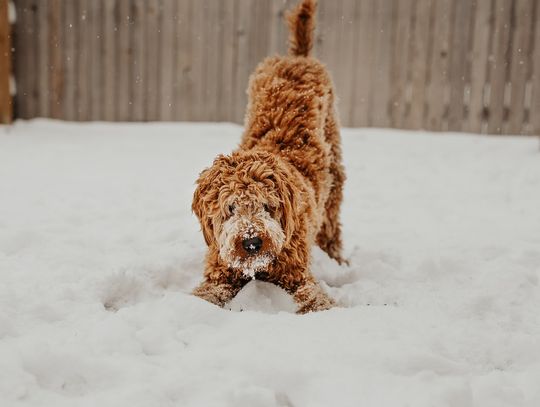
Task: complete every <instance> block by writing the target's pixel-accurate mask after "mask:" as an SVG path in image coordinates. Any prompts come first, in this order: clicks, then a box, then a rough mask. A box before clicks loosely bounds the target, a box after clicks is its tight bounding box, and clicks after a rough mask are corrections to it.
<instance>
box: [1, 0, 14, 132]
mask: <svg viewBox="0 0 540 407" xmlns="http://www.w3.org/2000/svg"><path fill="white" fill-rule="evenodd" d="M10 31H11V29H10V24H9V21H8V3H7V0H0V124H8V123H11V120H12V118H13V105H12V101H11V94H10V87H9V77H10V75H11V32H10Z"/></svg>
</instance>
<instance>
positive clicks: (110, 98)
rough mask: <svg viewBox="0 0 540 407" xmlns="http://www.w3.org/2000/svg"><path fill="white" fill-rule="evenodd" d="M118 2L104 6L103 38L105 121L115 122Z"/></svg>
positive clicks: (103, 101) (105, 3) (112, 1)
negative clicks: (116, 18) (116, 11)
mask: <svg viewBox="0 0 540 407" xmlns="http://www.w3.org/2000/svg"><path fill="white" fill-rule="evenodd" d="M115 10H116V0H107V1H106V2H104V4H103V8H102V11H103V13H102V17H101V18H102V19H103V32H102V34H101V36H102V38H103V47H102V57H101V58H102V61H103V62H102V69H103V72H102V75H103V95H102V96H103V100H102V104H103V109H102V115H103V116H102V117H103V120H107V121H113V120H115V118H116V105H117V97H116V96H117V95H116V86H117V81H116V77H115V72H116V49H117V47H116V43H117V41H118V39H119V36H118V32H119V27H118V24H117V22H116V21H115Z"/></svg>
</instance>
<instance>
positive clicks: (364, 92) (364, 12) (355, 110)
mask: <svg viewBox="0 0 540 407" xmlns="http://www.w3.org/2000/svg"><path fill="white" fill-rule="evenodd" d="M375 4H376V0H363V1H360V4H359V5H357V9H356V12H357V13H359V14H358V15H359V21H358V23H357V24H356V30H355V36H354V37H355V41H354V47H355V49H354V54H355V60H354V66H355V69H354V75H353V78H352V81H351V82H352V89H353V91H354V99H353V100H354V102H353V105H352V106H350V107H349V109H350V119H351V122H350V123H342V124H344V125H348V124H350V125H353V126H359V127H367V126H368V125H369V119H370V118H369V101H370V99H371V98H370V89H371V77H372V72H371V69H372V66H373V63H372V60H373V52H372V49H373V40H374V35H373V29H374V23H373V17H372V16H373V10H374V9H375ZM358 6H360V8H359V9H358ZM327 29H328V30H331V26H329V27H327Z"/></svg>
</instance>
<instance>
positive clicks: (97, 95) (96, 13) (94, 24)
mask: <svg viewBox="0 0 540 407" xmlns="http://www.w3.org/2000/svg"><path fill="white" fill-rule="evenodd" d="M103 6H104V5H103V3H102V2H98V1H95V0H94V1H91V2H89V3H88V16H87V20H88V28H89V29H88V32H87V33H88V39H87V41H88V48H89V53H88V55H89V60H90V61H91V62H90V68H89V75H88V107H89V109H88V120H101V119H102V118H103V93H104V88H103V69H102V66H103V59H102V57H103V53H102V46H103V20H102V18H101V12H100V11H101V9H102V7H103Z"/></svg>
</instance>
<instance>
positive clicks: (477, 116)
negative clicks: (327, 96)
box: [14, 0, 540, 134]
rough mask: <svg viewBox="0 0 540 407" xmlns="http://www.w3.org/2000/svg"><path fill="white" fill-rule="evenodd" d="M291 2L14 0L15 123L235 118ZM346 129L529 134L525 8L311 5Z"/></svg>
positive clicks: (282, 45)
mask: <svg viewBox="0 0 540 407" xmlns="http://www.w3.org/2000/svg"><path fill="white" fill-rule="evenodd" d="M294 3H296V0H294V1H293V0H15V4H16V9H17V23H16V27H15V28H14V34H15V76H16V82H17V89H18V93H17V97H16V115H17V116H18V117H22V118H31V117H36V116H42V117H54V118H60V119H66V120H114V121H146V120H190V121H191V120H195V121H199V120H206V121H235V122H241V121H242V118H243V113H244V109H245V105H246V95H245V88H246V85H247V80H248V76H249V74H250V72H251V71H252V70H253V68H254V67H255V65H256V64H257V63H258V62H259V61H260V60H261V59H262V58H263V57H265V56H266V55H271V54H274V53H276V52H279V53H283V52H286V37H287V32H286V27H285V25H284V23H283V21H282V16H283V12H284V10H286V9H287V8H289V7H290V6H291V5H292V4H294ZM315 54H316V55H317V56H318V57H319V58H320V59H321V60H322V61H323V62H325V63H326V64H327V65H328V67H329V69H330V71H331V73H332V75H333V78H334V81H335V84H336V87H337V93H338V96H339V98H340V101H339V111H340V116H341V118H342V123H343V124H344V125H347V126H377V127H397V128H407V129H428V130H436V131H439V130H440V131H444V130H451V131H467V132H488V133H494V134H498V133H507V134H520V133H521V134H540V2H539V1H537V0H476V1H474V0H320V1H319V19H318V25H317V43H316V49H315Z"/></svg>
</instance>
